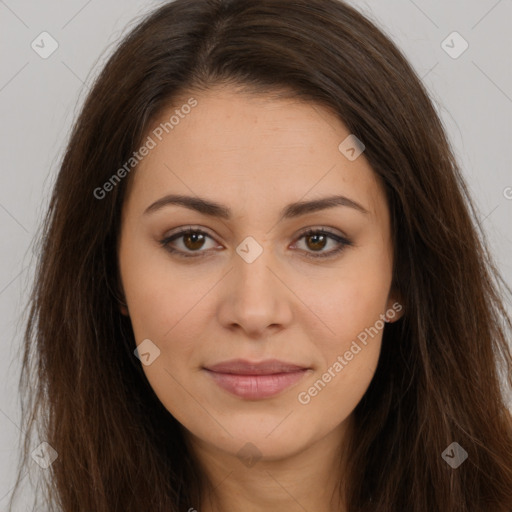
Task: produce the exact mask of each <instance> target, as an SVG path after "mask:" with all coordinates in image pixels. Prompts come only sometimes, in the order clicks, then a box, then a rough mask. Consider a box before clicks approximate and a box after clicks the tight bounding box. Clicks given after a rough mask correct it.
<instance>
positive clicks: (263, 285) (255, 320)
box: [218, 248, 293, 338]
mask: <svg viewBox="0 0 512 512" xmlns="http://www.w3.org/2000/svg"><path fill="white" fill-rule="evenodd" d="M280 273H282V272H280V270H279V266H278V264H277V262H276V260H275V258H273V256H272V251H271V250H270V249H269V248H264V249H263V252H262V253H261V254H260V255H259V256H258V257H257V258H256V259H255V260H254V261H252V262H251V263H249V262H248V261H246V260H245V259H244V258H243V257H241V256H239V255H238V254H235V255H234V257H233V269H232V270H231V271H230V272H229V273H228V274H227V276H226V277H225V281H224V286H223V291H222V299H221V303H220V305H219V311H218V318H219V321H220V322H221V324H222V325H223V326H224V327H225V328H228V329H230V330H237V329H239V330H241V331H243V332H244V334H245V335H246V336H247V337H250V338H262V337H266V336H268V335H269V334H270V333H271V331H279V330H281V329H283V328H285V327H286V326H288V325H289V324H290V322H291V321H292V318H293V305H292V303H291V301H292V297H293V293H292V292H291V291H290V289H289V288H288V287H287V286H286V283H285V282H284V281H285V280H284V279H283V277H281V276H280Z"/></svg>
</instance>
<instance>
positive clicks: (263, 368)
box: [204, 359, 310, 400]
mask: <svg viewBox="0 0 512 512" xmlns="http://www.w3.org/2000/svg"><path fill="white" fill-rule="evenodd" d="M204 370H205V371H206V372H207V374H208V375H209V376H210V377H211V378H212V379H213V381H214V382H215V383H216V384H217V385H218V386H219V387H221V388H222V389H224V390H225V391H228V392H230V393H231V394H233V395H236V396H238V397H240V398H244V399H252V400H259V399H263V398H269V397H271V396H274V395H277V394H279V393H281V392H282V391H284V390H285V389H287V388H289V387H290V386H292V385H293V384H295V383H297V382H298V381H299V380H301V379H302V378H303V377H304V376H305V375H306V373H309V370H310V368H308V367H306V366H301V365H297V364H293V363H288V362H285V361H280V360H278V359H268V360H266V361H260V362H251V361H246V360H243V359H233V360H230V361H224V362H221V363H218V364H214V365H211V366H208V367H205V368H204Z"/></svg>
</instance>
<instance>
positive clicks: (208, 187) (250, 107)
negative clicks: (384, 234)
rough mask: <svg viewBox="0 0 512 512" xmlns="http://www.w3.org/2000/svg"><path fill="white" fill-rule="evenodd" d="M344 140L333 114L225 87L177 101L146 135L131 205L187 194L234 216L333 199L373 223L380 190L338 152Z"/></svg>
mask: <svg viewBox="0 0 512 512" xmlns="http://www.w3.org/2000/svg"><path fill="white" fill-rule="evenodd" d="M192 100H193V101H192ZM185 105H194V106H193V107H191V108H189V107H187V108H185V107H184V106H185ZM349 136H351V134H350V132H349V130H348V129H347V128H346V126H345V125H344V124H343V123H342V122H341V121H340V120H339V119H338V118H337V117H336V116H335V115H334V114H332V113H331V112H329V111H328V110H327V109H326V108H324V107H323V106H321V105H318V104H314V103H308V102H305V101H302V100H297V99H288V98H279V99H277V98H275V97H271V96H265V95H256V94H247V93H241V92H237V91H235V90H234V89H231V88H228V87H218V88H214V89H211V90H208V91H203V92H200V93H191V94H190V95H188V96H187V95H183V96H182V97H181V98H180V99H179V100H175V101H174V102H173V106H172V107H169V108H167V109H166V110H164V111H163V112H161V113H160V115H159V116H158V117H157V119H156V120H155V121H154V123H153V125H152V126H151V128H150V130H149V131H148V134H147V137H149V138H150V139H151V140H152V143H151V146H153V147H152V149H151V150H150V151H149V154H147V156H145V157H144V158H143V159H142V160H141V161H140V163H139V164H138V166H137V168H136V170H134V171H133V173H132V174H131V176H130V182H131V183H130V184H129V185H130V186H129V196H130V197H131V199H130V201H131V203H133V204H134V205H135V206H136V207H137V208H138V209H140V208H143V207H144V205H145V206H147V204H149V202H150V201H151V200H155V199H158V197H160V196H162V195H165V194H166V193H186V194H188V195H198V196H207V197H210V198H211V199H215V200H217V199H218V200H219V202H223V203H229V204H230V205H231V207H232V209H233V210H234V211H237V209H247V208H249V207H250V205H253V206H254V207H255V208H256V207H258V205H259V206H260V207H261V205H263V204H264V205H265V206H266V207H267V208H271V209H272V208H274V207H275V208H278V207H280V206H282V204H284V203H289V202H294V201H297V200H299V199H302V198H304V199H313V198H315V197H320V196H325V195H332V194H333V193H340V194H345V195H352V199H354V200H355V201H357V202H360V203H363V204H364V205H365V207H366V208H367V209H368V210H369V211H370V212H371V213H372V214H374V215H376V214H377V213H378V211H379V209H382V207H383V206H384V205H383V200H384V197H383V192H382V189H381V187H380V184H379V182H378V180H377V177H376V175H375V173H374V172H373V170H372V169H371V167H370V165H369V163H368V162H367V160H366V159H365V158H364V153H363V154H362V155H361V156H359V157H358V158H356V159H355V160H349V159H348V158H347V157H346V156H345V155H344V154H343V153H342V151H340V149H339V146H340V144H341V143H343V141H346V140H347V137H349ZM348 140H350V139H348Z"/></svg>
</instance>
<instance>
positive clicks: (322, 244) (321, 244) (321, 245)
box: [307, 234, 326, 250]
mask: <svg viewBox="0 0 512 512" xmlns="http://www.w3.org/2000/svg"><path fill="white" fill-rule="evenodd" d="M311 239H313V240H314V241H313V247H312V246H311V245H310V244H308V247H309V248H310V249H313V250H318V249H323V248H324V247H325V243H326V237H325V235H318V234H317V235H309V236H308V237H307V240H311ZM319 239H322V241H321V242H319Z"/></svg>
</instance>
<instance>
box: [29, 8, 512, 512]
mask: <svg viewBox="0 0 512 512" xmlns="http://www.w3.org/2000/svg"><path fill="white" fill-rule="evenodd" d="M472 215H473V207H472V203H471V199H470V198H469V197H468V193H467V189H466V186H465V184H464V181H463V178H462V176H461V173H460V171H459V169H458V166H457V163H456V161H455V159H454V157H453V154H452V152H451V149H450V147H449V144H448V142H447V138H446V135H445V133H444V131H443V128H442V125H441V123H440V121H439V119H438V117H437V115H436V113H435V110H434V109H433V107H432V104H431V102H430V100H429V98H428V96H427V94H426V92H425V90H424V88H423V86H422V85H421V83H420V81H419V79H418V77H417V76H416V75H415V73H414V71H413V70H412V69H411V67H410V65H409V64H408V63H407V62H406V60H405V58H404V57H403V55H402V54H401V53H400V52H399V51H398V50H397V48H396V47H395V46H394V45H393V44H392V43H391V42H390V40H389V39H388V38H387V37H386V36H385V35H383V34H382V33H381V32H380V31H379V30H378V29H377V28H376V27H375V26H374V25H373V24H372V23H370V22H369V21H368V20H367V19H365V18H364V17H363V16H362V15H361V14H359V13H358V12H357V11H356V10H354V9H353V8H351V7H349V6H348V5H346V4H344V3H342V2H340V1H337V0H313V1H310V0H308V1H306V0H296V1H294V2H289V1H287V0H264V1H262V0H243V1H242V0H232V1H229V0H177V1H175V2H172V3H167V4H165V5H163V6H162V7H160V8H159V9H158V10H156V11H155V12H154V13H152V14H151V15H150V16H148V18H147V19H145V20H144V21H143V22H142V23H141V24H139V26H138V27H136V28H135V29H134V30H133V31H132V32H131V33H130V34H129V35H128V37H127V38H126V39H125V40H124V41H123V42H122V44H121V45H120V47H119V48H118V49H117V51H116V52H115V54H114V55H113V56H112V57H111V58H110V60H109V61H108V63H107V64H106V66H105V68H104V70H103V71H102V73H101V75H100V76H99V78H98V79H97V81H96V83H95V85H94V87H93V88H92V90H91V92H90V94H89V96H88V98H87V101H86V103H85V105H84V107H83V109H82V112H81V115H80V116H79V118H78V120H77V122H76V124H75V127H74V129H73V133H72V136H71V139H70V141H69V144H68V148H67V151H66V154H65V158H64V160H63V162H62V166H61V169H60V172H59V175H58V178H57V182H56V184H55V188H54V192H53V196H52V201H51V205H50V209H49V211H48V215H47V218H46V219H45V223H44V235H43V247H42V252H41V260H40V264H39V267H38V273H37V279H36V282H35V288H34V292H33V297H32V302H31V310H30V318H29V323H28V326H27V332H26V346H25V357H24V372H23V379H24V380H23V384H24V388H23V389H24V391H25V393H26V400H27V405H26V420H25V423H26V429H27V431H31V430H35V428H36V421H37V422H38V427H39V430H38V432H39V439H40V441H43V440H44V442H45V443H47V444H43V445H41V446H40V447H38V450H39V452H37V453H38V456H39V457H40V458H41V459H42V460H43V461H44V463H41V464H40V465H41V466H42V467H43V466H44V467H47V472H46V473H45V476H47V477H48V481H47V487H46V490H47V495H48V500H47V503H48V507H49V508H51V509H52V510H53V509H54V508H53V507H58V508H57V509H58V510H63V511H66V512H67V511H73V512H75V511H79V510H84V511H86V510H94V511H96V512H100V511H105V512H106V511H109V512H110V511H113V510H123V511H141V510H151V511H178V510H180V511H181V510H188V511H190V512H191V511H193V510H197V511H207V512H217V511H230V510H243V511H251V512H252V511H254V512H256V511H261V510H277V509H279V510H287V511H292V510H309V511H320V510H322V511H336V512H340V511H343V512H346V511H350V512H354V511H358V512H359V511H360V512H363V511H368V512H369V511H379V512H396V511H402V510H407V511H415V512H416V511H417V512H420V511H421V512H424V511H430V510H436V511H441V512H448V511H449V512H454V511H460V512H462V511H465V512H469V511H471V512H478V511H486V512H489V511H493V512H505V511H510V510H512V420H511V415H510V412H509V411H508V410H507V408H506V405H505V399H504V394H502V392H501V389H500V383H501V379H500V375H504V376H505V382H506V383H507V384H508V385H512V378H511V373H512V372H511V369H512V357H511V353H510V349H509V347H508V345H507V338H506V336H507V332H510V331H509V329H510V327H512V324H511V321H510V318H509V317H508V316H507V313H506V311H505V308H504V306H503V302H502V292H503V291H504V290H505V291H508V292H510V290H508V289H507V288H506V286H505V285H504V283H503V281H502V280H501V278H500V276H499V274H498V272H497V271H496V269H495V267H494V266H493V263H492V260H491V258H490V256H489V254H488V252H487V249H486V247H485V245H484V243H483V242H482V241H481V239H480V235H481V233H479V232H478V231H477V229H476V228H475V223H474V221H473V218H474V217H473V216H472ZM34 364H35V373H34V374H31V373H30V371H29V369H30V367H31V365H34ZM27 439H28V438H27ZM33 449H34V445H33V444H30V445H29V441H28V440H27V443H26V446H25V459H24V461H23V463H24V464H26V463H27V461H28V458H29V456H30V453H31V452H32V451H33ZM32 458H33V459H34V460H36V458H37V457H35V456H34V455H33V457H32ZM22 471H23V468H21V469H20V474H21V472H22Z"/></svg>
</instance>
